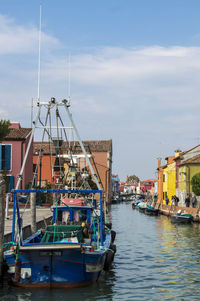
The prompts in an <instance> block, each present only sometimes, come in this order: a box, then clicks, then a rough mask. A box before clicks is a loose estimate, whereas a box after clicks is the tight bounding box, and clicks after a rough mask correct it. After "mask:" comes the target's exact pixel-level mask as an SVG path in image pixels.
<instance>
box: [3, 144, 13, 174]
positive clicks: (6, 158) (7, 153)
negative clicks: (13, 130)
mask: <svg viewBox="0 0 200 301" xmlns="http://www.w3.org/2000/svg"><path fill="white" fill-rule="evenodd" d="M0 170H8V171H9V170H11V145H10V144H0Z"/></svg>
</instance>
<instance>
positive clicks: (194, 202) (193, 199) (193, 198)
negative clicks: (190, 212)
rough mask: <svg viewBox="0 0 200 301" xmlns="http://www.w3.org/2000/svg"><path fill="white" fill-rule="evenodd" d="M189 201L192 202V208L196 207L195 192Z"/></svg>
mask: <svg viewBox="0 0 200 301" xmlns="http://www.w3.org/2000/svg"><path fill="white" fill-rule="evenodd" d="M191 203H192V208H196V207H197V197H196V195H195V194H193V195H192V198H191Z"/></svg>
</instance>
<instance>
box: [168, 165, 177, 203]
mask: <svg viewBox="0 0 200 301" xmlns="http://www.w3.org/2000/svg"><path fill="white" fill-rule="evenodd" d="M173 195H176V163H175V162H173V163H171V164H168V165H167V196H168V198H169V205H171V199H172V196H173Z"/></svg>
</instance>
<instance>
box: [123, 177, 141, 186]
mask: <svg viewBox="0 0 200 301" xmlns="http://www.w3.org/2000/svg"><path fill="white" fill-rule="evenodd" d="M126 182H127V183H133V184H134V183H139V182H140V179H139V178H138V177H137V176H136V175H132V176H127V178H126Z"/></svg>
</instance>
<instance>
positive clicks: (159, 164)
mask: <svg viewBox="0 0 200 301" xmlns="http://www.w3.org/2000/svg"><path fill="white" fill-rule="evenodd" d="M157 160H158V168H160V166H161V160H162V159H161V158H157Z"/></svg>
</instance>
